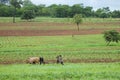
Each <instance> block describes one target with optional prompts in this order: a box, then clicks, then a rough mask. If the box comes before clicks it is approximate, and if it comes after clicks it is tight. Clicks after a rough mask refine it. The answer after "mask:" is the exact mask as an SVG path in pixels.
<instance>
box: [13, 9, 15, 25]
mask: <svg viewBox="0 0 120 80" xmlns="http://www.w3.org/2000/svg"><path fill="white" fill-rule="evenodd" d="M15 17H16V8H15V9H14V13H13V23H15Z"/></svg>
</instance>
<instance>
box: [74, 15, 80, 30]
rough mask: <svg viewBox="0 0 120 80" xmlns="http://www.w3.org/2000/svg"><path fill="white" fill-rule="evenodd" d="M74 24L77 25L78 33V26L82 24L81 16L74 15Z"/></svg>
mask: <svg viewBox="0 0 120 80" xmlns="http://www.w3.org/2000/svg"><path fill="white" fill-rule="evenodd" d="M73 19H74V22H75V23H76V24H77V27H78V31H79V24H80V23H82V15H81V14H76V15H74V17H73Z"/></svg>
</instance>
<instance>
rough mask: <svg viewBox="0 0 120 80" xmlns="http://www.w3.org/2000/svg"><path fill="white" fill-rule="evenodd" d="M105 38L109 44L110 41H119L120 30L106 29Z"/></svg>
mask: <svg viewBox="0 0 120 80" xmlns="http://www.w3.org/2000/svg"><path fill="white" fill-rule="evenodd" d="M104 39H105V40H106V42H107V45H109V44H110V42H116V43H118V42H119V41H120V35H119V32H117V31H116V30H110V31H105V32H104Z"/></svg>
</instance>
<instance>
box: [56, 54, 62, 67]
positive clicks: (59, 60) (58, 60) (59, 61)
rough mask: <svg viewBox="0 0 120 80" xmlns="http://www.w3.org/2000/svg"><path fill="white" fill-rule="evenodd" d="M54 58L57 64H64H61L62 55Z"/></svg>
mask: <svg viewBox="0 0 120 80" xmlns="http://www.w3.org/2000/svg"><path fill="white" fill-rule="evenodd" d="M56 59H57V64H58V63H61V64H62V65H64V64H63V59H62V55H58V56H57V57H56Z"/></svg>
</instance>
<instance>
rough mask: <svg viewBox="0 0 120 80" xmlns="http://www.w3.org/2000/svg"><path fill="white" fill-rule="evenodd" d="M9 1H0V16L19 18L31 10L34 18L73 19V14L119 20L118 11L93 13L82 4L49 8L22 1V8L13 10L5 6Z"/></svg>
mask: <svg viewBox="0 0 120 80" xmlns="http://www.w3.org/2000/svg"><path fill="white" fill-rule="evenodd" d="M9 1H10V0H7V1H6V0H5V1H4V0H0V11H1V12H0V16H3V17H8V16H13V14H11V13H14V12H16V15H17V16H19V17H20V16H21V15H22V14H23V12H24V11H26V10H32V11H34V12H35V15H36V16H50V17H59V18H65V17H66V18H67V17H73V16H74V15H75V14H82V15H83V17H97V18H110V17H112V18H120V11H119V10H114V11H111V10H110V9H109V7H103V8H99V9H97V10H96V11H95V10H93V7H91V6H84V4H74V5H72V6H70V5H62V4H59V5H57V4H52V5H50V6H46V5H44V4H40V5H35V4H33V3H32V2H31V0H22V1H23V6H22V8H21V9H16V10H14V8H13V6H11V5H6V3H7V4H9ZM13 1H14V0H13ZM15 1H16V3H17V4H18V2H19V1H20V0H15ZM20 2H21V1H20ZM16 3H15V4H16ZM15 4H14V5H15ZM16 7H17V5H16ZM14 16H15V14H14Z"/></svg>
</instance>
